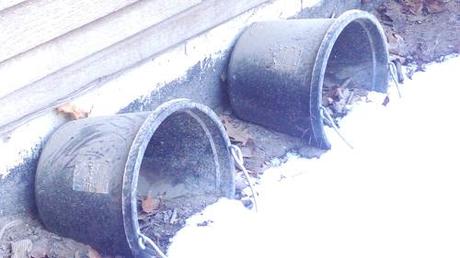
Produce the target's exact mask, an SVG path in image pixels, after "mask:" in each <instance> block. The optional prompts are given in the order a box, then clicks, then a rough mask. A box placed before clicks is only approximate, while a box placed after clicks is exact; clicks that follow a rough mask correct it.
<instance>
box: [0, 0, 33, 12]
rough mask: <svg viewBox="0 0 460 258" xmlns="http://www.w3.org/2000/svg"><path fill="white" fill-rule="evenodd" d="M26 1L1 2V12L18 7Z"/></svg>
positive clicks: (10, 0) (7, 0) (3, 0)
mask: <svg viewBox="0 0 460 258" xmlns="http://www.w3.org/2000/svg"><path fill="white" fill-rule="evenodd" d="M25 1H27V0H1V1H0V11H1V10H3V9H6V8H10V7H12V6H15V5H18V4H20V3H23V2H25Z"/></svg>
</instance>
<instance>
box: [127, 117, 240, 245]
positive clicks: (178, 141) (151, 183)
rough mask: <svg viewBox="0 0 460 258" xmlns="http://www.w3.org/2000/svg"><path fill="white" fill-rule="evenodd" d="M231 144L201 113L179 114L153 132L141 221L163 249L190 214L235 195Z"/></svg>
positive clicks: (142, 178) (143, 175) (141, 182)
mask: <svg viewBox="0 0 460 258" xmlns="http://www.w3.org/2000/svg"><path fill="white" fill-rule="evenodd" d="M227 153H228V150H227V144H226V141H225V139H224V137H222V134H221V131H220V130H219V127H218V126H217V125H216V123H215V122H214V121H213V120H212V119H211V118H210V117H209V116H207V115H206V114H204V113H203V112H201V111H199V110H193V109H192V110H187V111H178V112H175V113H173V114H172V115H170V116H169V117H167V118H166V119H165V120H164V121H163V122H162V123H161V124H160V125H159V127H158V128H157V130H156V131H155V132H154V134H153V136H152V137H151V139H150V141H149V144H148V146H147V148H146V151H145V154H144V158H143V161H142V164H141V168H140V171H139V179H138V187H137V194H136V196H137V199H138V201H137V202H138V208H137V209H138V221H139V227H140V230H141V232H142V233H144V234H145V235H146V236H148V237H150V238H151V239H153V240H154V241H156V242H157V243H159V244H160V246H162V247H163V248H165V247H167V245H168V244H169V239H170V238H171V237H172V236H173V235H174V234H175V233H176V232H177V231H178V230H179V229H180V228H181V227H183V225H184V224H185V220H186V219H187V218H188V217H190V216H191V215H193V214H195V213H197V212H199V211H201V210H202V209H203V208H204V207H206V206H207V205H209V204H211V203H213V202H215V201H217V199H218V198H219V197H221V196H229V195H231V193H232V190H231V189H232V185H231V182H232V176H231V171H233V170H232V168H231V167H230V166H231V164H232V163H231V162H229V160H228V159H229V157H228V154H227Z"/></svg>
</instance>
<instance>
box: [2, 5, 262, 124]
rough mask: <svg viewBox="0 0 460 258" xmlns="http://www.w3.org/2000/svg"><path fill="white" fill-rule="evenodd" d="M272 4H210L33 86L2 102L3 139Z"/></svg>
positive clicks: (196, 8)
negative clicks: (152, 60)
mask: <svg viewBox="0 0 460 258" xmlns="http://www.w3.org/2000/svg"><path fill="white" fill-rule="evenodd" d="M267 1H269V0H204V1H202V2H201V4H199V5H196V6H193V7H192V8H189V9H187V10H185V11H183V12H181V13H180V14H178V15H175V16H173V17H171V18H169V19H167V20H164V21H162V22H161V23H159V24H157V25H155V26H152V27H150V28H148V29H146V30H144V31H142V32H141V33H138V34H136V35H134V36H132V37H130V38H128V39H126V40H124V41H122V42H120V43H118V44H115V45H113V46H111V47H109V48H107V49H104V50H102V51H99V52H97V53H95V54H93V55H91V56H89V57H88V58H85V59H83V60H80V61H78V62H76V63H74V64H72V65H70V66H67V67H64V68H63V69H61V70H59V71H57V72H55V73H53V74H51V75H49V76H47V77H45V78H43V79H40V80H38V81H36V82H34V83H32V84H29V85H27V86H25V87H23V88H21V89H19V90H17V91H15V92H14V93H12V94H10V95H8V96H6V97H4V98H2V99H0V106H2V109H0V133H1V132H5V131H9V130H11V129H13V128H15V127H17V126H19V125H21V124H23V123H25V122H26V121H28V120H29V119H31V118H33V117H35V116H37V115H38V114H40V112H43V111H47V110H50V109H51V108H53V107H55V106H57V105H60V104H62V103H64V102H67V101H69V100H71V99H73V98H75V97H76V96H78V95H79V94H81V93H82V92H85V91H87V90H88V89H90V88H93V87H97V86H98V85H99V84H100V83H99V82H100V81H101V80H103V78H106V77H109V76H113V75H114V74H116V73H117V72H119V71H121V70H124V69H126V68H129V67H131V66H134V65H136V64H138V63H139V62H142V61H143V60H145V59H147V58H149V57H152V56H153V55H155V54H158V53H160V52H161V51H164V50H166V49H168V48H170V47H172V46H174V45H177V44H178V43H180V42H183V41H184V40H186V39H189V38H191V37H193V36H196V35H198V34H200V33H202V32H205V31H206V30H209V29H211V28H213V27H215V26H217V25H219V24H221V23H223V22H225V21H227V20H229V19H231V18H233V17H235V16H237V15H239V14H241V13H243V12H245V11H247V10H249V9H251V8H254V7H256V6H258V5H260V4H262V3H264V2H267ZM0 78H1V76H0ZM13 103H14V104H13ZM12 104H13V105H12Z"/></svg>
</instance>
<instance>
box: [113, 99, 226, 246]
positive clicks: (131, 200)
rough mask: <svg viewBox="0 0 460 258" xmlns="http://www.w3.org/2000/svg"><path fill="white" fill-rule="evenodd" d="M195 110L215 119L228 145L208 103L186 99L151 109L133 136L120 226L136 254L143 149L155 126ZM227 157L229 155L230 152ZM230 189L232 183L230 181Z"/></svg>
mask: <svg viewBox="0 0 460 258" xmlns="http://www.w3.org/2000/svg"><path fill="white" fill-rule="evenodd" d="M193 109H195V110H197V111H199V112H201V113H203V114H206V115H207V117H208V118H209V119H211V120H212V122H214V125H215V126H216V127H217V128H218V130H219V134H220V136H221V137H222V138H223V140H224V142H225V144H226V147H227V149H228V147H229V146H230V144H231V143H230V140H229V138H228V135H227V132H226V131H225V128H224V127H223V125H222V124H221V123H220V120H219V118H218V117H217V115H216V114H215V113H214V112H213V111H212V110H211V109H210V108H208V107H207V106H205V105H202V104H197V103H194V102H192V101H190V100H188V99H175V100H172V101H168V102H166V103H164V104H162V105H160V106H159V107H158V108H156V109H155V110H154V111H153V112H151V113H150V114H149V115H148V117H147V118H146V119H145V121H144V122H143V123H142V125H141V127H140V128H139V130H138V132H137V134H136V137H135V139H134V141H133V143H132V144H131V147H130V150H129V155H128V158H127V161H126V166H125V170H124V174H123V186H122V187H123V189H122V216H123V225H124V229H125V237H126V240H127V242H128V244H129V247H130V249H131V252H132V253H133V254H134V253H139V252H143V248H142V247H141V246H140V245H139V241H138V238H139V233H140V229H139V223H138V222H137V206H136V196H135V192H136V188H137V180H138V177H139V169H140V166H141V163H142V160H143V156H144V153H145V150H146V148H147V145H148V143H149V142H150V139H151V138H152V137H153V135H154V133H155V132H156V130H157V129H158V127H159V126H160V125H161V124H162V123H163V122H164V121H165V120H166V119H167V118H168V117H169V116H170V115H172V114H174V113H176V112H180V111H189V110H193ZM229 157H230V155H229ZM228 162H229V163H230V164H229V166H230V168H231V169H232V170H233V168H234V163H233V159H231V158H229V159H228ZM231 179H232V182H233V173H231ZM232 188H233V184H232ZM226 195H227V196H226V197H231V196H230V195H233V191H232V192H231V193H226Z"/></svg>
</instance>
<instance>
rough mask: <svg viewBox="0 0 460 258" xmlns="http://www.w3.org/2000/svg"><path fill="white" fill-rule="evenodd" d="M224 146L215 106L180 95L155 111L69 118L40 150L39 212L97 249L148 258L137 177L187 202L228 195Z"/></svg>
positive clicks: (230, 183) (50, 224) (229, 166)
mask: <svg viewBox="0 0 460 258" xmlns="http://www.w3.org/2000/svg"><path fill="white" fill-rule="evenodd" d="M229 146H230V141H229V139H228V136H227V134H226V132H225V129H224V127H223V126H222V124H221V123H220V121H219V119H218V117H217V116H216V115H215V114H214V113H213V111H212V110H210V109H209V108H207V107H206V106H203V105H200V104H196V103H193V102H191V101H188V100H183V99H181V100H173V101H170V102H167V103H165V104H163V105H161V106H159V107H158V108H157V109H156V110H155V111H153V112H143V113H129V114H119V115H114V116H107V117H94V118H88V119H82V120H76V121H72V122H68V123H66V124H64V125H63V126H62V127H60V128H59V129H57V130H56V132H55V133H54V134H53V135H52V136H51V137H50V139H49V140H48V141H47V143H46V145H45V147H44V149H43V151H42V153H41V156H40V160H39V164H38V169H37V175H36V183H35V193H36V202H37V207H38V212H39V215H40V218H41V220H42V221H43V223H44V224H45V226H46V228H48V229H49V230H51V231H53V232H56V233H58V234H60V235H62V236H65V237H70V238H73V239H76V240H78V241H81V242H83V243H87V244H90V245H91V246H93V247H95V248H96V249H97V250H99V251H101V252H102V253H106V254H119V255H125V256H135V257H149V256H151V255H152V254H153V253H154V252H153V251H152V250H150V249H144V248H145V246H144V244H143V243H142V241H140V237H141V234H140V229H139V223H138V211H137V206H138V204H137V203H138V200H137V197H136V194H137V193H138V191H140V190H139V189H138V182H139V185H143V187H144V188H145V186H146V185H147V186H148V187H150V188H151V189H153V190H155V189H156V188H161V192H162V194H163V196H162V198H164V199H166V200H168V196H169V192H168V191H171V192H174V195H175V196H174V197H171V198H177V197H178V194H179V195H180V196H182V197H184V199H183V200H184V201H186V200H187V197H188V196H197V195H203V196H206V197H209V196H215V197H229V198H231V197H233V195H234V163H233V159H232V157H231V154H230V151H229ZM178 189H180V191H179V190H178ZM176 200H177V199H176Z"/></svg>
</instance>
